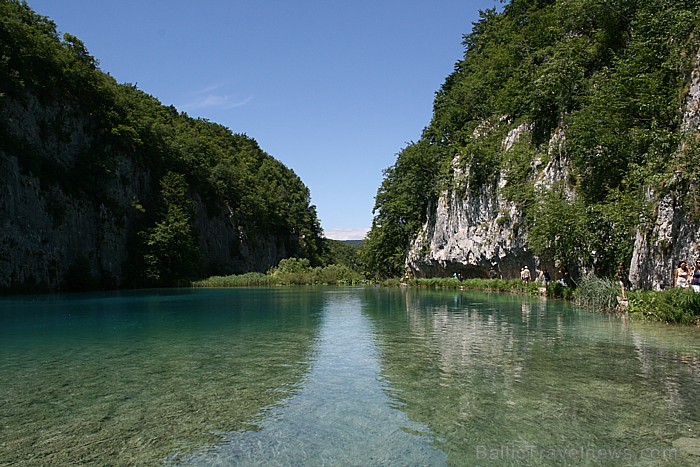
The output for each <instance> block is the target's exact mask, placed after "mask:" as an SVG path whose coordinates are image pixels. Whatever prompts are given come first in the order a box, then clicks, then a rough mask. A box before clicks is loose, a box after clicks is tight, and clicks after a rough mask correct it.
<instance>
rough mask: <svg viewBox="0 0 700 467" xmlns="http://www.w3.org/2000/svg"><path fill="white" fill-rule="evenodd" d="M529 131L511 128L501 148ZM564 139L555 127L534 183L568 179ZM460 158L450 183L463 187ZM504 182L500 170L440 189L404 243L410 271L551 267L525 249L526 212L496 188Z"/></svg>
mask: <svg viewBox="0 0 700 467" xmlns="http://www.w3.org/2000/svg"><path fill="white" fill-rule="evenodd" d="M530 131H531V126H530V125H527V124H522V125H519V126H517V127H515V128H514V129H512V130H511V131H509V132H508V135H507V136H506V138H505V139H504V140H503V141H502V143H501V147H502V150H503V151H504V152H507V151H510V150H511V148H512V146H513V144H514V143H516V142H518V141H519V139H520V138H521V137H523V136H527V135H529V132H530ZM562 145H563V133H562V131H557V132H555V134H554V136H553V137H552V138H551V140H550V142H549V145H548V154H547V156H548V159H549V161H548V162H547V163H546V164H543V162H542V160H541V159H535V160H533V161H532V166H531V169H532V171H533V174H534V175H533V180H534V184H535V185H536V186H542V187H551V186H553V185H555V184H558V183H564V184H565V185H566V184H567V183H568V169H567V163H566V159H565V155H564V153H563V151H562V149H563V146H562ZM459 158H460V156H456V157H455V158H454V160H453V162H452V165H453V174H454V183H453V185H454V186H457V187H464V185H465V184H464V182H463V181H464V180H465V179H467V178H468V173H464V171H462V170H460V169H459ZM468 170H469V167H467V168H466V171H468ZM507 183H508V173H507V172H500V173H498V174H497V175H496V179H495V181H494V182H493V183H492V184H491V185H490V186H488V187H485V188H483V189H480V190H478V191H475V190H470V189H468V187H466V188H462V189H453V190H447V191H445V192H443V193H442V195H441V196H440V197H439V199H438V201H437V204H436V206H434V207H432V209H431V210H430V211H429V214H428V220H427V222H426V223H425V225H424V226H423V228H422V230H421V231H420V233H419V234H418V237H417V238H416V240H415V241H414V242H412V244H411V246H410V247H409V249H408V253H407V257H406V269H407V271H408V273H409V274H410V275H413V276H416V277H439V276H444V275H451V274H452V273H454V272H462V273H463V274H464V275H465V276H466V277H487V273H488V271H489V269H490V268H491V267H492V266H494V267H495V268H496V269H497V270H498V271H500V274H501V275H502V276H503V277H504V278H514V277H519V274H520V270H521V268H522V267H523V266H525V265H527V266H528V267H529V268H530V270H531V271H534V270H535V267H548V268H550V269H551V268H552V267H553V265H551V264H540V261H539V259H538V258H537V257H536V256H535V255H534V254H533V253H532V251H530V250H529V249H528V242H527V222H526V219H525V216H524V215H523V212H522V211H521V209H519V206H518V205H517V203H515V202H513V201H509V200H508V199H506V198H505V197H504V196H503V194H502V193H501V190H499V188H500V187H503V186H504V185H505V184H507ZM571 196H573V193H572V194H571Z"/></svg>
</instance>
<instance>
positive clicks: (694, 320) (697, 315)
mask: <svg viewBox="0 0 700 467" xmlns="http://www.w3.org/2000/svg"><path fill="white" fill-rule="evenodd" d="M629 313H630V316H633V317H636V318H642V319H648V320H651V321H661V322H664V323H677V324H700V293H696V292H693V291H692V290H690V289H669V290H664V291H662V292H656V291H652V290H637V291H633V292H630V294H629Z"/></svg>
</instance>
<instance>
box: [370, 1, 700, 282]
mask: <svg viewBox="0 0 700 467" xmlns="http://www.w3.org/2000/svg"><path fill="white" fill-rule="evenodd" d="M505 3H507V4H506V5H505V6H504V8H503V10H502V11H501V12H497V11H496V10H488V11H484V12H482V13H481V19H480V20H479V21H478V22H477V23H475V24H474V27H473V30H472V31H471V32H470V33H469V34H467V35H466V36H465V37H464V46H465V53H464V57H463V59H462V60H460V61H459V62H457V64H456V65H455V70H454V72H453V73H452V74H450V75H449V76H448V77H447V79H446V80H445V83H444V84H443V86H442V87H441V89H440V90H439V91H438V92H437V94H436V97H435V102H434V108H433V118H432V121H431V122H430V124H429V125H428V126H427V127H426V129H425V130H424V132H423V135H422V137H421V139H420V140H419V141H418V142H417V143H415V144H411V145H410V146H408V147H406V148H405V149H404V150H403V151H401V152H400V154H399V155H398V158H397V160H396V163H395V164H394V165H393V166H392V167H390V168H389V169H387V170H386V172H385V176H384V181H383V183H382V185H381V187H380V188H379V190H378V193H377V197H376V204H375V210H374V212H375V219H374V223H373V226H372V230H371V231H370V233H369V235H368V238H367V245H366V253H365V256H366V261H367V264H368V266H370V268H371V270H372V271H374V272H375V273H376V274H377V275H378V276H380V277H386V276H392V275H400V274H401V273H402V272H403V260H404V257H405V252H406V248H407V246H408V244H409V242H410V240H411V239H413V238H414V237H415V235H416V234H417V232H418V229H419V228H420V226H421V225H422V223H423V222H424V221H425V219H426V216H427V212H426V211H427V210H430V209H433V206H434V202H435V201H436V198H437V195H438V190H440V189H443V188H450V189H453V190H457V191H463V192H466V191H471V192H479V190H482V189H488V190H494V191H495V190H497V189H500V190H501V194H502V195H503V196H505V197H506V198H507V199H509V200H511V201H513V202H515V203H516V204H517V205H518V206H519V207H520V209H521V210H522V212H523V213H524V215H525V219H526V223H527V238H528V240H529V242H530V246H531V248H532V249H533V250H534V251H535V252H536V254H538V255H539V256H541V257H542V258H544V259H551V260H558V261H562V262H564V263H567V262H577V263H579V264H582V265H585V266H593V267H594V268H595V270H596V272H597V273H598V274H600V275H603V276H611V275H612V274H613V272H614V270H615V268H616V267H617V265H618V264H619V263H620V262H621V261H627V260H629V258H630V255H631V249H632V244H633V231H634V229H635V227H637V226H638V225H639V224H640V222H641V223H644V222H646V221H647V220H648V214H647V213H648V212H649V210H650V209H652V208H653V207H652V206H646V205H645V203H644V196H643V191H642V190H643V187H644V186H653V187H656V188H660V189H663V187H664V185H665V181H666V180H668V179H669V178H670V176H671V174H673V173H674V172H676V171H678V173H680V174H681V177H683V178H684V179H686V180H693V179H695V180H697V178H698V176H699V174H700V170H699V169H698V164H696V163H695V164H693V163H692V162H691V160H692V158H690V157H688V156H689V155H690V154H697V147H696V145H693V144H690V145H688V146H686V147H685V149H683V150H680V151H679V147H680V143H681V140H682V138H683V137H684V135H682V134H681V131H680V112H679V109H680V108H681V103H682V99H683V97H684V96H685V93H686V91H687V89H686V85H687V82H688V79H689V74H690V67H691V60H692V58H693V57H694V56H695V54H696V52H697V50H698V37H700V35H699V34H698V32H699V18H700V16H699V12H700V1H699V0H647V1H644V2H641V1H637V0H613V1H607V0H606V1H604V0H512V1H509V2H505ZM523 124H525V125H526V126H527V128H529V129H530V131H529V132H528V134H529V138H523V139H522V140H521V141H520V142H518V143H517V144H515V145H514V146H513V148H512V149H511V150H509V151H504V150H503V146H502V141H503V139H504V137H505V136H506V135H507V134H508V132H509V131H510V130H512V129H514V128H516V127H519V126H521V125H523ZM558 133H561V134H563V135H564V138H565V139H564V140H563V141H565V144H563V145H562V146H561V147H558V148H557V147H556V145H554V146H550V141H552V137H553V136H555V135H558ZM525 140H526V141H525ZM557 141H561V140H557ZM557 144H558V143H557ZM552 147H554V149H552ZM554 157H556V158H560V159H561V160H562V162H565V163H566V164H567V166H568V167H569V168H570V179H569V180H568V186H567V187H561V186H560V187H554V188H553V189H552V190H551V192H550V191H543V190H542V189H541V188H539V187H537V186H536V185H535V184H534V180H533V177H532V175H533V166H534V161H535V160H539V161H540V162H541V163H546V162H547V161H549V160H551V158H554ZM696 160H697V159H696ZM456 170H459V171H460V172H459V173H461V174H462V175H461V176H455V175H456V174H457V172H456ZM499 176H500V177H503V179H502V180H501V182H502V183H501V185H500V188H497V187H498V186H499V185H497V184H496V182H497V181H498V180H497V178H498V177H499ZM692 201H693V200H690V202H689V204H692ZM694 202H695V203H696V204H697V199H695V201H694ZM640 213H642V215H641V216H640ZM503 222H504V223H507V222H508V219H503Z"/></svg>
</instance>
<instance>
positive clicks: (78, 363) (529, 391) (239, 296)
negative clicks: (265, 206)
mask: <svg viewBox="0 0 700 467" xmlns="http://www.w3.org/2000/svg"><path fill="white" fill-rule="evenodd" d="M699 390H700V332H699V331H698V330H697V329H694V328H680V327H672V326H663V325H658V324H645V323H639V322H630V321H628V320H626V319H623V318H620V317H614V316H607V315H600V314H594V313H589V312H586V311H581V310H577V309H575V308H572V307H571V306H570V305H568V304H566V303H562V302H559V301H551V300H550V301H547V300H545V299H538V298H531V297H525V298H523V297H515V296H510V295H496V294H479V293H467V292H459V291H458V292H455V291H422V290H413V289H409V290H405V289H383V288H281V287H279V288H249V289H204V290H200V289H197V290H180V291H172V290H150V291H139V292H128V293H127V292H122V293H110V294H92V295H88V294H80V295H66V296H59V297H55V296H32V297H12V298H4V299H0V465H15V464H16V465H55V464H77V463H97V464H141V465H143V464H148V465H153V464H192V465H503V464H506V465H507V464H512V465H552V464H557V465H567V464H569V465H581V464H591V465H601V464H602V465H689V464H698V463H700V441H699V439H700V407H699V404H698V402H700V397H699V396H698V394H700V392H699Z"/></svg>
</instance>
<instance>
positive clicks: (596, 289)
mask: <svg viewBox="0 0 700 467" xmlns="http://www.w3.org/2000/svg"><path fill="white" fill-rule="evenodd" d="M620 294H621V290H620V287H619V286H618V285H617V284H616V283H614V282H613V281H611V280H610V279H606V278H602V277H596V276H594V275H592V274H591V275H587V276H584V277H582V278H581V280H580V281H579V283H578V288H577V289H576V291H575V292H574V293H573V297H574V302H575V303H576V304H577V305H580V306H584V307H586V308H590V309H592V310H595V311H613V310H615V309H616V308H617V297H618V296H619V295H620Z"/></svg>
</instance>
